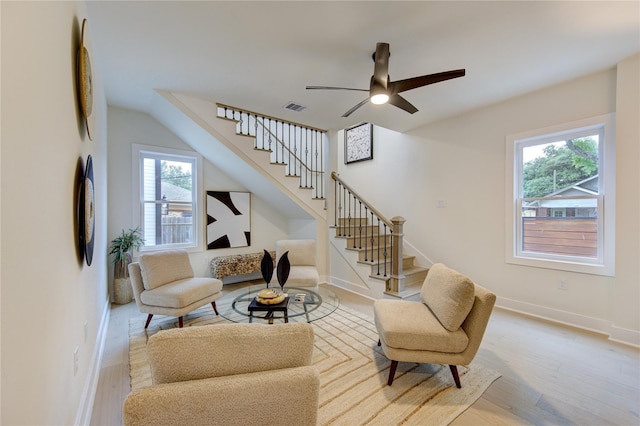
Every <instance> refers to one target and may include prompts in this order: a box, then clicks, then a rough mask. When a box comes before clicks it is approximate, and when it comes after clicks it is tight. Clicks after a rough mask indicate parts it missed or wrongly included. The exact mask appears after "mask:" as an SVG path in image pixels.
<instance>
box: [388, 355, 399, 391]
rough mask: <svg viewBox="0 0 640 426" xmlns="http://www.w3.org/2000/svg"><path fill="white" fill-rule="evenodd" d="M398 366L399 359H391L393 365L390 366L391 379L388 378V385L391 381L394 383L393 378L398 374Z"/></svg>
mask: <svg viewBox="0 0 640 426" xmlns="http://www.w3.org/2000/svg"><path fill="white" fill-rule="evenodd" d="M396 368H398V361H394V360H391V366H390V367H389V379H388V380H387V385H388V386H391V383H393V378H394V377H395V375H396Z"/></svg>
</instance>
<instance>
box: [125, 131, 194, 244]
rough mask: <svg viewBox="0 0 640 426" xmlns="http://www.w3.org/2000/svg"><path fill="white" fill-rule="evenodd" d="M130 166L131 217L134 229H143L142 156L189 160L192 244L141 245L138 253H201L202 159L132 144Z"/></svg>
mask: <svg viewBox="0 0 640 426" xmlns="http://www.w3.org/2000/svg"><path fill="white" fill-rule="evenodd" d="M131 149H132V155H131V160H132V161H131V163H132V164H131V165H132V174H131V176H132V190H131V193H132V203H131V205H132V214H133V225H134V227H136V226H139V227H140V228H143V224H144V221H143V217H142V214H143V202H144V200H143V199H142V194H143V189H142V186H143V177H142V175H141V163H142V160H143V158H144V157H143V156H144V155H147V158H148V157H149V156H151V157H164V158H166V159H167V160H170V161H171V160H175V161H193V164H194V169H195V170H193V171H192V178H193V209H192V221H193V223H192V227H193V241H192V242H191V243H190V244H162V245H153V246H146V245H145V246H142V247H141V248H140V252H151V251H162V250H173V249H184V250H187V251H190V252H195V251H202V250H203V249H202V246H203V238H201V235H202V233H203V223H204V222H203V218H202V217H203V214H204V213H203V212H204V207H203V206H204V197H203V195H202V170H203V169H202V156H201V155H200V154H198V153H197V152H195V151H186V150H179V149H173V148H165V147H158V146H151V145H141V144H133V145H132V148H131Z"/></svg>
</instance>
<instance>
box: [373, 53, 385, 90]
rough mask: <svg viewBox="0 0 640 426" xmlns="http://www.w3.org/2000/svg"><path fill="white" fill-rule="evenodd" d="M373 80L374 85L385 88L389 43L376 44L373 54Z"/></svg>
mask: <svg viewBox="0 0 640 426" xmlns="http://www.w3.org/2000/svg"><path fill="white" fill-rule="evenodd" d="M373 61H374V63H375V64H374V67H373V80H374V81H375V82H376V84H378V85H380V86H382V87H384V88H385V89H386V88H387V81H388V80H389V43H378V44H376V53H374V54H373Z"/></svg>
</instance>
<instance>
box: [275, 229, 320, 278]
mask: <svg viewBox="0 0 640 426" xmlns="http://www.w3.org/2000/svg"><path fill="white" fill-rule="evenodd" d="M287 251H288V252H289V255H288V258H289V263H290V264H291V269H290V271H289V278H288V279H287V282H286V284H285V286H290V287H296V286H298V287H311V286H316V285H318V282H319V281H320V277H319V275H318V269H317V268H316V242H315V240H279V241H276V262H278V261H279V260H280V257H281V256H282V255H283V254H284V253H286V252H287Z"/></svg>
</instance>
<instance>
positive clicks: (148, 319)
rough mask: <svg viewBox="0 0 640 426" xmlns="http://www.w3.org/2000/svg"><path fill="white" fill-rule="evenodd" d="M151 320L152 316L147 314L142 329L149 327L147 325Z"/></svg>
mask: <svg viewBox="0 0 640 426" xmlns="http://www.w3.org/2000/svg"><path fill="white" fill-rule="evenodd" d="M151 318H153V314H149V316H148V317H147V322H146V323H145V324H144V328H145V329H146V328H147V327H149V323H150V322H151Z"/></svg>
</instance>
